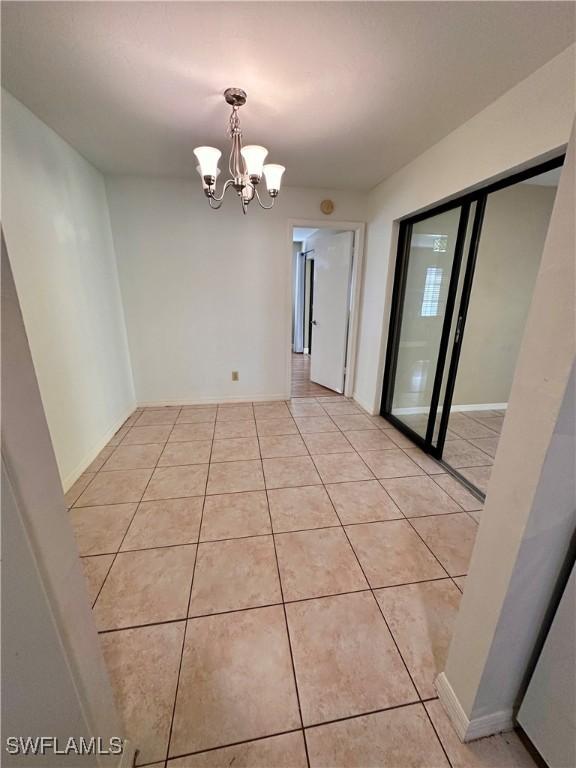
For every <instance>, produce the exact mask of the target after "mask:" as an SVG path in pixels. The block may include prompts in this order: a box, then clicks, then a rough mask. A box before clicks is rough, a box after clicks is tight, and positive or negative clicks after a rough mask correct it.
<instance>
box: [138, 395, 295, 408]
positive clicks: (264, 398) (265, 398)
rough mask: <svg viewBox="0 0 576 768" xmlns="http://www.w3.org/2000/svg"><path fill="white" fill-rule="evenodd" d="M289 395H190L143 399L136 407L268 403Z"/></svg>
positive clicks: (287, 397)
mask: <svg viewBox="0 0 576 768" xmlns="http://www.w3.org/2000/svg"><path fill="white" fill-rule="evenodd" d="M290 397H291V395H290V394H286V393H282V394H281V395H242V396H241V397H240V396H237V395H228V396H225V397H203V396H200V397H192V398H190V397H189V398H186V397H183V398H180V399H178V400H144V401H142V402H139V403H138V406H137V407H138V408H164V407H166V406H169V405H182V406H186V405H218V403H268V402H276V401H280V400H290Z"/></svg>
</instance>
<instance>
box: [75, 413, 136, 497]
mask: <svg viewBox="0 0 576 768" xmlns="http://www.w3.org/2000/svg"><path fill="white" fill-rule="evenodd" d="M135 410H136V404H134V407H133V408H130V410H129V411H127V412H125V414H124V416H122V418H121V419H120V420H119V421H117V422H115V424H114V425H113V426H112V427H110V429H109V430H108V431H107V432H106V433H105V434H104V435H103V436H102V437H101V438H100V440H98V442H97V443H96V444H95V445H93V446H92V448H91V449H90V451H89V453H88V455H87V456H84V458H83V459H82V461H80V463H79V464H77V465H76V467H75V468H74V469H73V470H72V472H70V473H69V474H68V475H66V477H64V478H62V488H63V490H64V493H66V492H67V491H69V490H70V488H71V487H72V486H73V485H74V483H75V482H76V480H78V478H79V477H80V475H81V474H83V473H84V472H85V471H86V468H87V467H89V466H90V464H92V462H93V461H94V459H95V458H96V456H98V454H99V453H100V451H101V450H102V448H105V447H106V445H108V443H109V442H110V440H111V439H112V438H113V437H114V435H115V434H116V432H118V430H119V429H120V427H121V426H122V424H124V422H125V421H126V419H128V418H129V417H130V416H131V415H132V414H133V413H134V411H135Z"/></svg>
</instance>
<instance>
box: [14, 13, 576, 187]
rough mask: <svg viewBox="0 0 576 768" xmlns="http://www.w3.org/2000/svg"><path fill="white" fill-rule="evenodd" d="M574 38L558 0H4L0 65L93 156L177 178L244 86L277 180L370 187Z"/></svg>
mask: <svg viewBox="0 0 576 768" xmlns="http://www.w3.org/2000/svg"><path fill="white" fill-rule="evenodd" d="M573 39H574V4H573V3H567V2H566V3H559V2H542V3H539V2H536V3H524V2H515V3H509V2H439V3H437V2H423V3H418V2H365V3H357V2H330V3H326V2H319V3H316V2H306V3H302V2H295V3H290V2H271V3H245V2H227V3H221V2H216V1H213V2H206V3H204V2H86V3H84V2H56V3H53V2H3V3H2V79H3V83H4V84H5V87H6V88H7V89H8V90H9V91H10V92H11V93H13V94H14V95H15V96H16V97H17V98H18V99H20V100H21V101H22V102H24V103H25V104H26V105H27V106H28V107H29V108H30V109H31V110H32V111H33V112H35V113H36V114H37V115H38V116H39V117H40V118H42V119H43V120H44V121H45V122H46V123H48V125H50V126H51V127H52V128H54V129H55V130H56V131H57V132H58V133H59V134H60V135H61V136H63V137H64V138H65V139H66V140H67V141H69V142H70V143H71V144H72V145H73V146H74V147H76V148H77V149H78V150H79V151H80V152H81V153H82V154H83V155H84V156H85V157H86V158H87V159H88V160H90V161H91V162H92V163H94V165H96V166H97V167H98V168H100V169H102V170H103V171H106V172H109V173H114V174H124V173H127V174H152V175H161V176H180V177H182V176H193V175H194V174H195V166H196V161H195V159H194V157H193V155H192V148H193V147H194V146H196V145H197V144H216V145H217V146H219V147H220V148H221V149H222V150H226V147H227V143H226V141H227V140H226V138H225V129H226V123H227V119H228V108H227V105H226V104H225V103H224V101H223V99H222V96H221V93H222V91H223V90H224V89H225V88H226V87H228V86H239V87H242V88H244V89H245V90H246V91H247V92H248V103H247V105H246V106H245V107H244V108H243V111H242V112H241V117H242V124H243V128H244V138H245V142H246V143H260V144H264V145H265V146H267V147H269V149H270V157H269V160H270V161H271V162H280V163H283V164H284V165H286V166H287V171H286V175H285V182H286V183H287V184H290V185H303V186H316V187H327V188H352V189H354V188H370V187H372V186H374V185H375V184H376V183H377V182H378V181H380V180H381V179H383V178H385V177H386V176H388V175H390V174H391V173H392V172H394V171H395V170H397V169H398V168H399V167H401V166H402V165H404V164H405V163H406V162H408V161H409V160H410V159H412V158H413V157H414V156H416V155H417V154H419V153H420V152H422V151H423V150H425V149H426V148H427V147H429V146H431V145H432V144H434V143H435V142H436V141H438V140H439V139H440V138H441V137H442V136H444V135H446V134H447V133H449V132H450V131H451V130H453V129H454V128H455V127H457V126H458V125H460V124H461V123H463V122H464V121H465V120H467V119H469V118H470V117H471V116H472V115H474V114H475V113H477V112H478V111H480V110H481V109H483V108H484V107H485V106H486V105H487V104H489V103H490V102H491V101H493V100H494V99H496V98H497V97H498V96H499V95H500V94H502V93H504V92H505V91H506V90H508V89H509V88H510V87H511V86H513V85H514V84H515V83H517V82H519V81H520V80H522V79H523V78H525V77H527V76H528V75H529V74H530V73H531V72H533V71H534V70H535V69H537V68H538V67H540V66H541V65H542V64H544V63H545V62H546V61H548V60H549V59H551V58H552V57H553V56H555V55H556V54H558V53H559V52H560V51H561V50H563V49H564V48H565V47H567V46H568V45H569V44H570V43H571V42H572V41H573ZM470 151H471V152H473V151H474V148H473V147H471V148H470Z"/></svg>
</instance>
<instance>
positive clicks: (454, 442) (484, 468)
mask: <svg viewBox="0 0 576 768" xmlns="http://www.w3.org/2000/svg"><path fill="white" fill-rule="evenodd" d="M505 415H506V412H505V411H503V410H479V411H466V412H463V411H453V412H452V413H451V414H450V419H449V421H448V432H447V437H446V442H445V444H444V451H443V454H442V459H443V460H444V461H445V462H446V464H449V465H450V466H451V467H452V469H455V470H456V472H458V473H459V474H460V475H462V477H464V478H465V479H466V480H467V481H468V482H470V483H472V485H474V486H475V487H476V488H478V490H480V491H481V492H482V493H484V494H485V493H486V492H487V489H488V481H489V480H490V474H491V472H492V465H493V463H494V458H495V456H496V449H497V448H498V442H499V440H500V432H501V430H502V425H503V423H504V417H505ZM400 418H402V420H403V421H405V422H406V424H407V425H408V426H411V427H413V428H414V429H416V430H417V431H418V433H419V434H421V433H422V430H423V429H425V427H426V420H427V417H425V416H420V415H414V416H410V415H409V416H402V417H400ZM402 447H405V446H402ZM359 450H360V449H359ZM414 450H415V451H417V450H418V449H414ZM406 452H407V453H408V454H409V455H410V456H411V458H413V459H414V461H416V462H417V463H418V464H419V466H421V467H422V468H423V469H425V470H426V471H427V472H429V473H430V474H433V473H434V470H433V469H431V465H429V466H426V463H424V462H426V461H427V457H426V456H425V454H422V459H421V460H417V459H416V458H415V456H413V455H412V452H411V451H406ZM428 461H430V460H429V459H428ZM440 471H442V470H441V469H440Z"/></svg>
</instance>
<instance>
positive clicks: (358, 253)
mask: <svg viewBox="0 0 576 768" xmlns="http://www.w3.org/2000/svg"><path fill="white" fill-rule="evenodd" d="M294 227H310V228H311V229H339V230H347V231H353V232H354V255H353V258H352V276H351V279H350V283H351V291H350V296H351V301H350V319H349V324H348V347H347V349H346V371H347V372H346V379H345V383H344V395H345V397H352V393H353V392H354V382H355V378H356V349H357V342H358V328H359V325H360V299H361V296H360V290H361V287H362V275H363V272H364V242H365V232H366V224H365V222H363V221H326V220H322V221H321V220H318V219H312V220H310V219H288V240H289V248H290V250H289V253H290V258H289V259H287V261H286V264H287V267H286V268H287V270H288V271H289V280H288V297H287V298H288V300H287V302H286V305H287V307H289V312H288V313H287V317H286V349H287V358H286V361H287V365H286V371H287V379H286V388H287V391H288V392H291V390H292V254H293V242H292V230H293V228H294ZM269 399H273V398H269Z"/></svg>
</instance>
